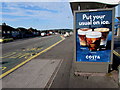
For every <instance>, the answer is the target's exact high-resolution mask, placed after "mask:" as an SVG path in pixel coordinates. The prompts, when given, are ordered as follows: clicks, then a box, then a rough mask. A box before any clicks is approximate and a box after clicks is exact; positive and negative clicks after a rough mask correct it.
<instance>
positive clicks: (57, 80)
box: [2, 36, 120, 88]
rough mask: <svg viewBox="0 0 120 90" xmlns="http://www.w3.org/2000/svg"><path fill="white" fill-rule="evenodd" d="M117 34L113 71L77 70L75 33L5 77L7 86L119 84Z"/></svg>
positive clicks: (111, 86) (98, 85) (3, 81)
mask: <svg viewBox="0 0 120 90" xmlns="http://www.w3.org/2000/svg"><path fill="white" fill-rule="evenodd" d="M119 40H120V39H118V38H117V39H116V38H115V45H114V46H115V48H114V50H115V51H116V52H117V53H118V55H117V54H114V57H113V61H114V64H113V70H112V71H110V72H109V73H107V74H106V73H78V72H74V69H73V67H74V64H73V57H74V56H73V55H74V52H73V51H74V40H73V36H70V37H67V38H66V39H65V40H64V41H62V42H61V43H59V44H58V45H56V46H54V47H53V48H52V49H50V50H48V51H47V52H45V53H42V54H41V55H40V56H38V57H36V58H34V59H33V60H31V61H30V62H28V63H26V64H25V65H24V66H22V67H20V68H19V69H17V70H15V71H14V72H12V73H11V74H10V75H8V76H6V77H5V78H3V80H2V86H3V88H119V85H118V69H117V66H118V65H119V63H118V62H119V60H120V59H119V54H120V52H119V51H120V48H119V47H120V46H119Z"/></svg>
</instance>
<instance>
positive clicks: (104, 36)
mask: <svg viewBox="0 0 120 90" xmlns="http://www.w3.org/2000/svg"><path fill="white" fill-rule="evenodd" d="M94 31H98V32H101V33H102V36H101V42H100V45H101V46H104V47H106V45H107V37H108V34H109V28H96V29H94Z"/></svg>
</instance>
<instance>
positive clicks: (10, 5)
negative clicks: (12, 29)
mask: <svg viewBox="0 0 120 90" xmlns="http://www.w3.org/2000/svg"><path fill="white" fill-rule="evenodd" d="M2 7H3V8H2V12H0V13H2V16H3V21H5V22H10V23H12V24H14V23H15V24H17V23H18V22H19V24H21V23H20V22H22V23H23V21H24V25H27V24H28V25H31V22H34V24H35V25H34V26H36V25H38V26H41V25H43V26H41V27H60V26H61V27H62V26H64V27H68V25H69V24H70V22H72V12H71V10H70V6H69V3H67V2H66V3H65V2H64V3H63V2H19V3H18V2H6V3H2ZM27 21H28V22H27ZM25 23H26V24H25ZM65 25H66V26H65ZM71 26H72V25H71ZM36 27H37V26H36Z"/></svg>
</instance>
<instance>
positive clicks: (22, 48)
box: [0, 35, 61, 73]
mask: <svg viewBox="0 0 120 90" xmlns="http://www.w3.org/2000/svg"><path fill="white" fill-rule="evenodd" d="M59 40H61V37H60V35H53V36H47V37H36V38H30V39H25V40H17V41H14V42H10V43H5V44H3V45H2V57H0V58H1V60H2V62H1V65H2V67H1V68H2V73H5V72H7V71H9V70H10V69H12V68H14V67H15V66H16V65H18V64H20V63H21V62H23V61H25V60H27V59H30V58H31V57H32V56H34V55H37V54H38V53H39V52H41V51H42V50H44V49H46V48H47V47H49V46H51V45H53V44H54V43H56V42H58V41H59Z"/></svg>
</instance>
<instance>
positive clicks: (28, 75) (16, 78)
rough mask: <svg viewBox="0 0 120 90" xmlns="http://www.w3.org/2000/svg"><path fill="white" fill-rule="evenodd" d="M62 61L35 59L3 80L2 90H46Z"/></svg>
mask: <svg viewBox="0 0 120 90" xmlns="http://www.w3.org/2000/svg"><path fill="white" fill-rule="evenodd" d="M61 62H62V60H48V59H34V60H32V61H30V62H29V63H27V64H25V65H24V66H22V67H20V68H19V69H17V70H16V71H14V72H13V73H11V74H10V75H8V76H6V77H5V78H3V80H2V86H3V87H2V88H44V87H45V86H46V85H47V83H48V81H49V80H50V78H51V76H52V74H53V73H54V71H55V70H56V68H57V67H58V66H59V65H60V63H61Z"/></svg>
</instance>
